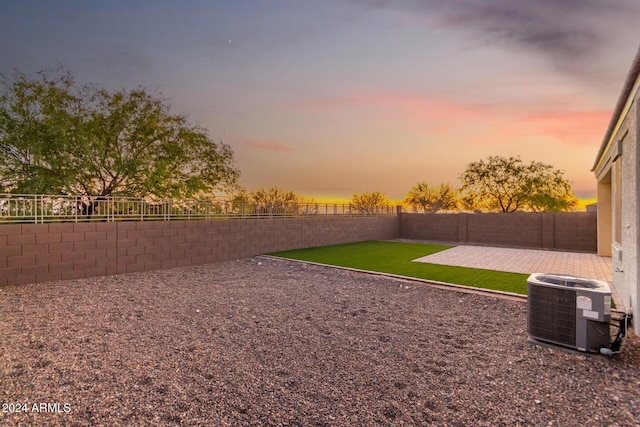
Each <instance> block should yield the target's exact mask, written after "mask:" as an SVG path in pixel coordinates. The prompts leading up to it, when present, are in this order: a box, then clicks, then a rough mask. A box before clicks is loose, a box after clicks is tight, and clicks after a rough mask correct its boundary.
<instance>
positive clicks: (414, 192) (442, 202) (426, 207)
mask: <svg viewBox="0 0 640 427" xmlns="http://www.w3.org/2000/svg"><path fill="white" fill-rule="evenodd" d="M404 203H405V204H407V205H409V206H410V207H411V209H412V210H413V211H414V212H429V213H435V212H438V211H442V210H453V209H456V208H457V207H458V201H457V195H456V191H455V190H454V189H452V188H451V185H450V184H449V183H446V184H445V183H441V184H440V185H439V186H438V187H435V186H430V185H429V184H427V183H426V182H419V183H417V184H416V185H414V186H413V187H411V189H410V190H409V192H408V193H407V197H406V198H405V200H404Z"/></svg>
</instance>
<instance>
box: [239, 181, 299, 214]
mask: <svg viewBox="0 0 640 427" xmlns="http://www.w3.org/2000/svg"><path fill="white" fill-rule="evenodd" d="M234 201H235V202H236V203H237V202H242V203H243V204H244V205H245V206H247V207H248V208H249V210H251V211H255V212H274V211H281V212H286V213H297V212H298V206H299V205H300V204H302V203H304V198H303V197H302V196H300V195H299V194H297V193H296V192H295V191H292V190H285V189H282V188H278V187H271V188H269V189H264V188H260V189H257V190H254V191H251V192H249V193H247V192H246V190H244V189H243V190H240V191H239V192H238V194H237V195H236V196H235V199H234Z"/></svg>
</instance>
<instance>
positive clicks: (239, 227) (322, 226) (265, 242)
mask: <svg viewBox="0 0 640 427" xmlns="http://www.w3.org/2000/svg"><path fill="white" fill-rule="evenodd" d="M397 237H399V221H398V217H397V216H385V217H326V218H322V217H320V218H277V219H244V220H243V219H230V220H215V221H167V222H165V221H157V222H117V223H78V224H22V225H18V224H10V225H7V224H4V225H0V286H1V285H8V284H22V283H34V282H36V283H38V282H45V281H50V280H60V279H75V278H82V277H95V276H104V275H111V274H120V273H129V272H134V271H148V270H155V269H162V268H171V267H177V266H187V265H196V264H203V263H211V262H218V261H227V260H232V259H240V258H246V257H251V256H254V255H258V254H263V253H268V252H275V251H281V250H288V249H298V248H305V247H314V246H323V245H331V244H340V243H349V242H356V241H364V240H376V239H394V238H397Z"/></svg>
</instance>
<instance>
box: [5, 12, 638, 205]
mask: <svg viewBox="0 0 640 427" xmlns="http://www.w3.org/2000/svg"><path fill="white" fill-rule="evenodd" d="M638 22H640V2H639V1H637V0H617V1H615V2H605V1H601V0H530V1H526V2H519V1H513V0H484V1H479V0H448V1H442V0H323V1H292V0H281V1H264V0H260V1H258V0H255V1H252V0H246V1H245V0H233V1H231V0H230V1H189V0H186V1H180V2H178V1H175V2H170V1H161V0H153V1H88V0H85V1H80V0H77V1H65V0H58V1H55V2H52V1H44V0H43V1H31V0H19V1H18V0H15V1H14V0H4V1H2V2H1V3H0V58H1V60H0V72H2V73H9V72H11V71H12V69H14V68H17V69H18V70H20V71H22V72H25V73H27V74H30V75H34V74H35V73H36V72H37V71H40V70H43V69H55V68H56V67H57V66H58V65H59V64H61V65H63V66H64V67H66V68H68V69H69V70H70V71H71V72H72V73H73V74H74V75H75V76H76V78H77V80H78V81H79V82H81V83H96V84H99V85H101V86H104V87H107V88H108V89H111V90H118V89H122V88H126V89H134V88H136V87H139V86H144V87H145V88H147V89H149V90H151V91H153V92H160V93H162V94H163V95H164V96H165V97H166V98H167V99H168V101H169V103H170V104H171V106H172V111H173V112H176V113H185V114H186V115H187V116H188V117H189V119H190V121H191V122H192V123H195V124H199V125H201V126H203V127H205V128H206V129H208V131H209V134H210V136H211V138H212V139H214V140H216V141H217V140H222V141H224V142H225V143H227V144H229V145H230V146H231V147H232V148H233V150H234V153H235V159H236V164H237V166H238V168H239V169H240V170H241V178H240V183H241V184H242V185H243V186H244V187H246V188H247V189H249V190H253V189H257V188H261V187H264V188H268V187H273V186H277V187H281V188H285V189H291V190H294V191H296V192H298V193H300V194H302V195H304V196H307V197H314V198H316V199H318V200H323V199H333V200H337V199H344V198H347V199H348V198H350V196H351V195H352V194H353V193H360V192H365V191H382V192H384V193H386V194H387V195H388V196H389V197H390V198H392V199H402V198H403V197H404V195H405V193H406V192H407V190H408V189H409V188H410V187H411V186H413V185H414V184H416V183H417V182H419V181H426V182H428V183H430V184H434V185H436V184H439V183H440V182H450V183H451V184H452V185H453V186H455V187H457V186H459V185H460V182H459V179H458V177H459V176H460V174H461V173H462V172H463V171H464V169H465V167H466V165H467V164H468V163H470V162H473V161H477V160H480V159H483V158H486V157H488V156H491V155H501V156H518V155H519V156H521V158H522V159H523V160H524V161H525V162H529V161H531V160H535V161H541V162H545V163H550V164H553V165H554V166H555V167H557V168H559V169H562V170H564V171H565V177H566V178H567V179H569V180H570V181H571V182H572V184H573V188H574V190H575V192H576V194H577V195H578V196H579V197H582V198H589V197H595V184H596V182H595V178H594V176H593V174H592V173H591V171H590V169H591V166H592V165H593V162H594V159H595V156H596V153H597V151H598V148H599V146H600V143H601V142H602V138H603V136H604V133H605V131H606V128H607V125H608V122H609V120H610V117H611V113H612V110H613V108H614V106H615V103H616V101H617V98H618V96H619V94H620V90H621V88H622V85H623V83H624V79H625V77H626V75H627V72H628V70H629V67H630V65H631V61H632V59H633V57H634V56H635V53H636V50H637V49H638V45H639V44H640V38H638V37H637V35H638V32H637V23H638Z"/></svg>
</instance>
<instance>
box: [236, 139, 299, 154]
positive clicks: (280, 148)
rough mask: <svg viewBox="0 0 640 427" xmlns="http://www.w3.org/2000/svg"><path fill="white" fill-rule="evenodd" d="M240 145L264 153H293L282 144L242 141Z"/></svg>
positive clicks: (291, 149) (290, 148) (291, 148)
mask: <svg viewBox="0 0 640 427" xmlns="http://www.w3.org/2000/svg"><path fill="white" fill-rule="evenodd" d="M242 145H244V146H245V147H248V148H254V149H256V150H264V151H276V152H284V151H294V149H293V147H290V146H288V145H286V144H282V143H280V142H276V141H255V140H249V141H244V142H243V143H242Z"/></svg>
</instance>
